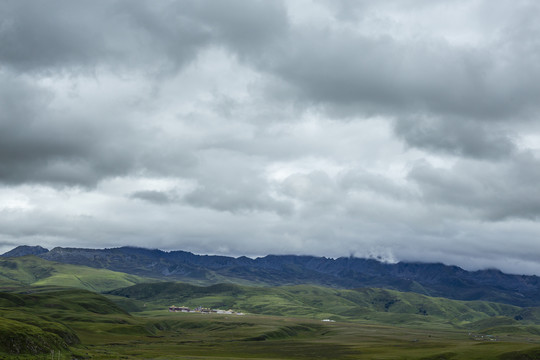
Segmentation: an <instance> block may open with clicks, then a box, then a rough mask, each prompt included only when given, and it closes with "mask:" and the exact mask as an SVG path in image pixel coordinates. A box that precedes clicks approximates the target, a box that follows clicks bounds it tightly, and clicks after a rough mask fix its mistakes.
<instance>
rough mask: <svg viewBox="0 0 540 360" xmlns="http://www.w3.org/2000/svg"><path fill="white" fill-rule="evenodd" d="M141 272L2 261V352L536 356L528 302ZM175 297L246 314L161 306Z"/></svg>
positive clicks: (24, 355)
mask: <svg viewBox="0 0 540 360" xmlns="http://www.w3.org/2000/svg"><path fill="white" fill-rule="evenodd" d="M139 281H142V279H141V278H138V277H134V276H132V275H127V274H123V273H118V272H111V271H108V270H105V269H99V270H98V269H93V268H88V267H84V266H73V265H68V264H59V263H54V262H49V261H45V260H43V259H39V258H36V257H33V256H27V257H17V258H5V259H0V359H1V358H6V359H51V358H54V359H141V358H143V359H144V358H146V359H433V360H434V359H537V358H539V356H540V309H539V308H536V307H518V306H513V305H508V304H501V303H495V302H486V301H456V300H449V299H445V298H435V297H429V296H425V295H421V294H418V293H414V292H399V291H395V290H387V289H375V288H361V289H335V288H328V287H321V286H310V285H293V286H278V287H250V286H240V285H235V284H216V285H212V286H208V287H201V286H195V285H191V284H186V283H177V282H154V283H138V284H135V283H137V282H139ZM133 284H135V285H133ZM68 286H69V287H68ZM76 287H78V288H76ZM85 289H91V290H92V291H88V290H85ZM98 292H104V293H102V294H98ZM173 304H175V305H186V306H189V307H196V306H204V307H212V308H222V309H228V308H232V309H234V310H236V311H242V312H245V313H247V315H245V316H238V315H219V314H198V313H188V314H185V313H170V312H168V311H167V308H168V306H169V305H173ZM323 319H332V320H334V321H335V322H329V321H325V322H323V321H321V320H323ZM51 352H54V353H51Z"/></svg>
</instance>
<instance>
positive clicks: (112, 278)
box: [0, 256, 148, 292]
mask: <svg viewBox="0 0 540 360" xmlns="http://www.w3.org/2000/svg"><path fill="white" fill-rule="evenodd" d="M144 280H145V279H143V278H141V277H138V276H134V275H129V274H125V273H120V272H115V271H110V270H105V269H94V268H90V267H86V266H77V265H70V264H62V263H56V262H52V261H47V260H43V259H40V258H38V257H35V256H24V257H18V258H6V259H2V258H0V285H1V286H15V285H36V286H38V285H41V286H50V285H58V286H69V287H74V288H81V289H86V290H90V291H95V292H101V291H107V290H112V289H116V288H119V287H124V286H130V285H134V284H137V283H140V282H142V281H144ZM146 281H148V280H147V279H146Z"/></svg>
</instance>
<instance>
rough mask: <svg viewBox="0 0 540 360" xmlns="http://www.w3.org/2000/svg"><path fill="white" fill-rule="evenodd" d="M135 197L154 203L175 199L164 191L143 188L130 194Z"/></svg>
mask: <svg viewBox="0 0 540 360" xmlns="http://www.w3.org/2000/svg"><path fill="white" fill-rule="evenodd" d="M130 197H131V198H133V199H140V200H144V201H148V202H151V203H154V204H168V203H170V202H171V201H172V200H173V199H171V196H170V194H168V193H166V192H163V191H156V190H141V191H136V192H134V193H132V194H131V195H130Z"/></svg>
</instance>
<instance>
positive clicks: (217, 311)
mask: <svg viewBox="0 0 540 360" xmlns="http://www.w3.org/2000/svg"><path fill="white" fill-rule="evenodd" d="M169 312H183V313H200V314H225V315H244V313H241V312H236V311H233V310H231V309H229V310H220V309H209V308H203V307H201V306H199V307H197V308H195V309H190V308H188V307H186V306H174V305H172V306H169Z"/></svg>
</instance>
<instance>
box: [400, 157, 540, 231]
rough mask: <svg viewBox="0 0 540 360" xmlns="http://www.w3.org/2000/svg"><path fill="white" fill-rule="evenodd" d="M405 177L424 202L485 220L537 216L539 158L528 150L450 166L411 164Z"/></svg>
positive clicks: (539, 209)
mask: <svg viewBox="0 0 540 360" xmlns="http://www.w3.org/2000/svg"><path fill="white" fill-rule="evenodd" d="M409 178H410V180H411V181H413V182H415V183H416V184H417V185H418V186H419V188H420V191H421V193H422V195H423V198H424V201H426V202H427V203H428V204H429V203H433V204H440V205H445V206H452V207H456V208H458V209H461V210H460V211H462V212H463V213H464V214H466V216H470V215H471V214H472V215H475V214H476V215H477V216H478V215H479V216H481V217H482V218H484V219H485V220H492V221H502V220H505V219H509V218H521V219H530V220H536V219H538V218H540V197H539V196H538V195H539V194H538V185H537V184H538V183H539V182H540V161H539V160H538V159H537V158H535V157H534V156H532V155H531V154H529V153H519V154H516V155H515V156H514V157H513V158H512V159H509V160H506V161H504V162H502V163H495V164H494V163H491V162H485V161H472V160H460V161H458V162H457V163H456V165H455V166H454V167H452V168H450V169H438V168H435V167H433V166H431V165H428V164H425V163H424V164H419V165H417V166H415V167H414V168H413V169H412V170H411V172H410V174H409Z"/></svg>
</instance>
